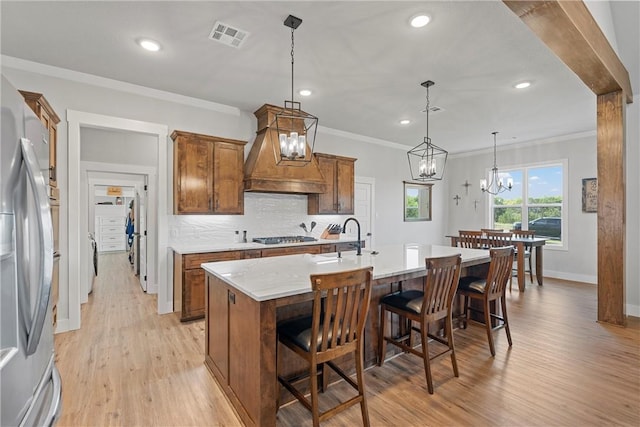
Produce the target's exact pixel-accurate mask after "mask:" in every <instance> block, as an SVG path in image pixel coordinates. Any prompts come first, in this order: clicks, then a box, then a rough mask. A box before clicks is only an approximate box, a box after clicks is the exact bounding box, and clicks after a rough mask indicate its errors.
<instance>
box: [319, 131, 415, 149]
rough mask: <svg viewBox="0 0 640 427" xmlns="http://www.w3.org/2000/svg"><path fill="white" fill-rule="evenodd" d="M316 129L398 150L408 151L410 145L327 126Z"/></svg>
mask: <svg viewBox="0 0 640 427" xmlns="http://www.w3.org/2000/svg"><path fill="white" fill-rule="evenodd" d="M318 130H319V131H320V132H322V133H326V134H329V135H333V136H339V137H342V138H348V139H353V140H355V141H361V142H368V143H370V144H376V145H381V146H383V147H388V148H395V149H398V150H403V151H408V150H409V149H410V148H411V147H409V146H406V145H403V144H398V143H397V142H391V141H387V140H384V139H378V138H373V137H370V136H365V135H359V134H357V133H352V132H347V131H344V130H339V129H333V128H328V127H324V126H318Z"/></svg>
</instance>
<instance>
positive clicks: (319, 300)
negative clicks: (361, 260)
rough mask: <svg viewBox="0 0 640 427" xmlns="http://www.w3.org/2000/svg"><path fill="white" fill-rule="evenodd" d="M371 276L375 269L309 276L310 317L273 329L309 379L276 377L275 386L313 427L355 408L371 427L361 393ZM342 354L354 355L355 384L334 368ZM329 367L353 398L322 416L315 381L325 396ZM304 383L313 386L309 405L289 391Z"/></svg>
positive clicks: (363, 391) (287, 322) (297, 393)
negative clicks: (302, 410) (306, 366)
mask: <svg viewBox="0 0 640 427" xmlns="http://www.w3.org/2000/svg"><path fill="white" fill-rule="evenodd" d="M372 272H373V267H367V268H362V269H357V270H350V271H344V272H339V273H327V274H312V275H311V288H312V290H313V294H314V295H313V310H312V315H311V316H307V317H304V318H302V319H294V320H289V321H286V322H283V323H282V324H279V325H278V326H277V334H278V340H279V341H280V342H281V343H282V344H284V345H285V346H287V347H288V348H290V349H291V350H293V351H294V352H295V353H296V354H297V355H299V356H301V357H302V358H303V359H304V360H306V361H307V363H308V364H309V372H308V374H306V375H302V376H297V377H295V378H284V377H282V376H281V375H280V374H278V381H280V383H281V384H282V385H283V386H284V387H285V388H286V389H287V390H289V391H290V392H291V394H293V396H294V397H296V398H297V399H298V400H299V401H300V402H301V403H302V405H303V406H304V407H305V408H307V409H308V410H309V411H311V414H312V417H313V425H314V426H315V427H317V426H319V425H320V421H324V420H326V419H327V418H329V417H331V416H333V415H335V414H337V413H339V412H341V411H343V410H345V409H347V408H349V407H351V406H353V405H355V404H357V403H359V404H360V409H361V412H362V419H363V423H364V425H365V426H369V413H368V410H367V400H366V396H365V390H364V372H363V363H364V362H363V339H364V336H363V334H364V326H365V322H366V319H367V314H368V312H369V304H370V301H371V278H372V274H373V273H372ZM346 354H353V355H354V358H355V367H356V381H353V380H352V379H351V378H350V377H349V376H348V375H347V374H346V373H345V372H344V371H343V370H342V369H341V368H339V367H338V366H337V365H336V364H335V363H333V360H335V359H337V358H339V357H342V356H344V355H346ZM280 359H281V357H280V358H277V360H278V362H277V363H280ZM327 367H330V368H331V369H333V370H334V371H335V372H336V373H337V374H338V375H340V376H341V377H342V378H343V379H344V380H345V381H346V382H347V383H348V384H350V385H351V386H352V387H353V388H354V389H355V390H356V391H357V395H356V396H354V397H351V398H350V399H348V400H346V401H344V402H342V403H340V404H338V405H336V406H334V407H332V408H330V409H328V410H325V411H324V412H320V409H319V407H318V376H320V377H321V383H320V388H321V390H322V391H324V390H325V389H326V388H327V386H328V384H327V378H328V370H327V369H326V368H327ZM307 377H309V379H310V382H311V401H309V400H308V399H307V398H306V397H305V396H304V394H303V393H302V392H300V391H299V390H298V389H297V388H296V387H295V386H294V385H293V384H294V383H295V382H298V381H299V380H301V379H306V378H307Z"/></svg>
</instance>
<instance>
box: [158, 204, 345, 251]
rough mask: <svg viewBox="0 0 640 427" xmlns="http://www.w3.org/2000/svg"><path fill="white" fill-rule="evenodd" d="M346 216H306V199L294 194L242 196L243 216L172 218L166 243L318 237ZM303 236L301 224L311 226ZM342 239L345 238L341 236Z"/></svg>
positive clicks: (184, 216) (176, 216) (188, 216)
mask: <svg viewBox="0 0 640 427" xmlns="http://www.w3.org/2000/svg"><path fill="white" fill-rule="evenodd" d="M348 216H349V215H308V214H307V196H306V195H297V194H270V193H245V194H244V215H172V216H170V217H169V236H170V243H174V244H175V243H181V242H191V243H193V242H194V240H195V241H203V242H205V241H206V242H214V241H215V242H219V243H232V242H233V241H234V237H235V231H236V230H239V231H240V235H242V231H243V230H246V231H247V241H249V242H251V240H252V239H253V238H254V237H269V236H298V235H300V236H305V235H306V236H311V237H315V238H319V237H320V234H322V231H323V230H324V229H325V228H326V226H327V225H329V224H334V223H339V224H342V223H343V222H344V220H345V219H346V218H348ZM311 221H315V222H316V223H317V225H316V227H315V228H314V229H313V232H310V233H305V231H304V230H303V229H302V228H301V227H300V226H299V225H300V223H301V222H304V223H305V224H306V225H307V228H309V227H310V226H311ZM345 237H346V236H345Z"/></svg>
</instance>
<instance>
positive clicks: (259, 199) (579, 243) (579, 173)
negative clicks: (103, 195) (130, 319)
mask: <svg viewBox="0 0 640 427" xmlns="http://www.w3.org/2000/svg"><path fill="white" fill-rule="evenodd" d="M2 72H3V74H5V75H6V77H7V78H8V79H9V80H10V81H11V82H12V83H13V84H14V85H15V86H16V87H18V88H22V89H27V90H31V91H36V92H42V93H44V94H45V96H46V97H47V100H48V101H49V102H50V103H51V105H52V107H53V108H54V109H55V110H56V112H58V114H59V115H60V116H61V118H62V120H63V123H61V124H60V125H59V127H58V138H59V143H58V144H59V145H58V146H59V161H58V163H59V168H60V170H66V168H67V159H66V157H65V155H64V153H66V152H67V130H66V126H65V123H64V121H65V118H66V115H65V112H66V110H67V109H72V110H78V111H84V112H91V113H98V114H104V115H111V116H115V117H123V118H127V119H135V120H142V121H149V122H153V123H163V124H166V125H167V126H168V127H169V130H170V132H171V131H172V130H174V129H179V130H185V131H190V132H198V133H204V134H211V135H217V136H222V137H228V138H234V139H240V140H249V141H250V143H249V144H247V146H246V148H245V153H248V152H249V150H250V147H251V142H252V141H253V139H254V134H255V126H256V124H255V118H254V117H253V114H252V113H251V112H240V111H238V112H237V114H236V113H234V110H233V109H229V111H226V112H222V111H219V110H218V109H216V108H215V106H212V107H211V108H208V107H207V105H206V103H204V102H201V103H199V104H198V105H201V106H200V107H195V106H189V105H185V104H184V103H175V102H170V101H167V100H158V99H154V98H151V97H145V96H142V95H134V94H131V93H126V92H123V91H120V90H116V89H107V88H104V87H98V86H93V85H89V84H84V83H76V82H72V81H68V80H63V79H59V78H54V77H48V76H43V75H40V74H37V73H34V72H28V71H23V70H16V69H9V68H6V67H4V68H3V69H2ZM633 105H634V107H632V108H635V116H632V114H631V113H632V112H630V113H629V114H628V117H627V118H628V120H629V121H630V122H632V123H629V131H628V141H629V143H628V149H629V150H631V154H634V152H633V151H634V150H635V157H634V160H632V161H631V163H630V164H633V165H635V164H637V160H638V155H637V153H638V148H637V141H638V130H637V129H638V119H637V117H638V112H637V102H636V103H635V104H633ZM257 107H259V105H257V106H256V108H257ZM634 117H635V118H634ZM594 128H595V118H594ZM633 135H635V140H634V141H632V140H631V138H630V136H633ZM634 144H635V146H633V145H634ZM171 147H172V145H171V144H169V149H168V151H169V152H168V153H167V158H168V169H169V178H168V180H167V181H168V182H167V188H166V191H167V195H168V197H169V200H170V201H171V197H172V178H171V176H172V150H171ZM316 151H319V152H326V153H333V154H339V155H345V156H350V157H356V158H358V161H357V162H356V175H357V176H365V177H371V178H374V179H375V183H376V184H375V188H376V194H375V203H376V205H375V209H374V211H375V223H376V230H374V233H375V234H376V245H378V246H379V245H383V244H385V243H395V242H406V241H413V242H422V243H438V244H448V241H447V239H446V238H445V237H444V236H445V235H447V234H449V233H452V232H455V231H457V229H458V228H461V227H462V226H464V227H473V228H478V227H480V226H484V225H485V224H486V206H485V204H484V203H486V200H485V199H484V198H483V197H482V194H479V188H478V180H479V179H480V177H481V176H483V175H484V174H485V168H486V167H487V166H488V165H490V163H491V152H490V151H487V152H483V153H474V154H471V155H458V156H450V160H449V164H448V165H447V170H446V173H445V180H444V181H442V182H439V183H436V185H435V186H434V187H433V220H432V221H429V222H420V223H404V222H403V216H402V215H403V213H402V212H403V211H402V209H403V206H402V203H403V202H402V201H403V186H402V181H403V180H408V179H409V174H408V169H407V160H406V152H405V150H404V149H403V150H400V149H396V148H391V147H388V146H384V145H381V144H378V143H372V142H371V140H370V139H368V138H363V137H360V136H357V135H349V134H346V133H343V132H335V131H332V130H330V129H319V133H318V137H317V142H316ZM557 158H568V159H569V185H570V191H569V205H568V206H569V209H570V218H569V222H570V224H572V225H571V226H570V228H569V235H568V238H569V245H570V246H569V250H568V251H557V252H554V253H553V256H546V257H545V272H546V273H547V274H550V275H555V276H557V277H564V278H569V279H574V280H584V281H591V282H595V279H594V277H595V276H596V271H595V268H596V259H595V257H596V244H595V242H596V240H595V229H596V217H595V214H585V213H582V212H581V201H580V200H581V179H582V178H586V177H593V176H596V172H595V135H592V136H587V137H580V138H574V139H572V140H566V141H564V140H562V141H559V142H557V143H527V144H523V145H521V146H518V148H517V149H516V148H515V147H514V148H513V149H510V150H507V151H500V152H499V154H498V163H499V166H501V167H508V166H510V165H521V164H525V163H528V162H535V161H542V160H555V159H557ZM630 158H631V157H630ZM631 169H632V168H628V174H634V173H635V177H634V179H635V181H633V182H635V183H636V184H635V185H636V187H635V190H634V187H633V186H632V185H628V187H627V190H628V193H627V200H628V203H629V206H632V207H634V209H635V212H638V208H637V206H638V198H639V197H640V195H639V193H638V190H637V182H638V179H637V170H635V171H631ZM61 175H63V174H61ZM465 180H468V181H469V182H470V183H472V185H473V186H472V187H470V188H469V196H466V194H464V187H462V186H461V185H462V184H463V183H464V182H465ZM59 185H60V188H61V192H62V195H61V198H62V207H61V239H60V240H61V241H60V244H61V250H62V251H63V254H64V253H65V251H66V249H67V245H68V242H67V240H68V239H67V236H66V232H67V230H68V228H67V223H66V220H67V209H68V207H67V206H66V204H65V203H66V189H67V187H68V183H67V177H66V176H64V175H63V176H61V179H60V181H59ZM455 194H459V195H460V196H461V197H463V199H462V201H461V202H460V204H459V205H458V206H455V201H454V200H453V199H452V198H453V197H454V195H455ZM473 200H478V201H479V205H478V207H477V210H475V209H474V208H473ZM245 202H246V214H245V215H244V216H198V217H195V216H172V215H171V212H164V213H162V212H160V213H159V215H163V214H164V215H168V228H169V231H168V232H169V234H170V236H168V238H169V240H170V241H172V240H181V239H183V238H190V237H193V236H199V237H204V236H206V237H207V238H219V239H229V240H231V239H232V238H233V234H232V233H233V230H236V229H240V230H243V229H246V230H247V231H248V232H249V236H250V237H251V236H259V235H269V234H292V233H293V234H297V233H298V232H299V231H301V230H300V229H299V228H297V224H299V223H300V222H306V223H307V224H308V223H309V222H310V221H311V220H316V221H317V222H318V223H319V225H318V230H319V231H321V227H322V224H326V223H329V222H340V221H342V220H344V218H345V217H339V216H336V217H333V216H313V217H309V216H306V196H296V195H268V194H260V193H255V194H246V195H245ZM170 206H171V203H169V207H170ZM636 216H637V215H636ZM636 221H637V220H636ZM590 230H592V231H593V233H590V232H589V231H590ZM637 230H638V226H637V222H636V225H635V228H634V227H629V229H628V236H629V237H628V239H627V241H628V245H629V246H631V245H634V244H635V247H631V248H629V250H628V251H627V255H628V256H627V268H628V272H629V273H628V274H631V273H634V272H633V271H630V270H629V269H633V268H634V267H633V265H635V276H633V278H634V282H633V283H632V282H631V281H630V280H628V281H627V302H628V305H629V306H630V307H631V309H628V311H629V314H633V313H636V314H635V315H639V314H638V313H640V310H638V307H640V296H638V291H637V289H636V288H637V277H638V274H637V265H638V263H639V259H638V249H637V242H638V238H639V237H640V236H638V231H637ZM203 231H204V233H203ZM629 233H635V234H633V235H630V234H629ZM165 237H166V236H165ZM547 253H549V250H547ZM632 257H635V258H632ZM67 262H68V261H67ZM168 273H169V271H168V272H167V274H168ZM67 275H68V266H66V265H65V261H64V258H63V263H62V264H61V269H60V279H61V280H60V282H61V289H60V305H61V306H64V304H65V303H66V301H68V299H65V298H68V288H65V283H67V282H68V280H66V279H67V277H68V276H67ZM634 286H635V287H634ZM631 287H634V288H633V289H630V288H631ZM632 298H633V299H632ZM59 310H60V314H61V315H62V314H63V313H64V312H65V309H64V308H63V307H60V308H59Z"/></svg>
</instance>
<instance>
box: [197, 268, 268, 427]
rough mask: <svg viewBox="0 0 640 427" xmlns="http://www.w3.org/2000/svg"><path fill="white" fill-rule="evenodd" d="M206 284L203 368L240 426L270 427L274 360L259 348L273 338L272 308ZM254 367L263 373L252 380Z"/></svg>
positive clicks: (212, 280)
mask: <svg viewBox="0 0 640 427" xmlns="http://www.w3.org/2000/svg"><path fill="white" fill-rule="evenodd" d="M206 280H207V286H206V301H207V312H208V313H209V315H208V316H207V320H206V324H205V330H206V332H205V336H206V342H205V348H206V354H205V365H206V366H207V368H208V369H209V370H210V371H211V372H212V373H213V375H214V376H215V377H216V378H217V379H218V382H219V384H220V386H221V387H222V389H223V391H224V393H225V394H226V395H227V397H228V398H229V399H230V400H231V402H232V404H233V407H234V408H235V409H236V410H237V411H238V415H239V416H240V418H241V419H242V421H243V423H244V424H245V425H247V426H269V425H272V424H273V421H275V420H272V419H271V417H270V414H275V411H276V401H277V399H276V393H277V392H278V387H277V381H275V375H270V373H272V372H273V373H274V374H275V368H276V357H275V353H274V352H268V351H265V349H264V348H263V347H264V345H265V343H266V342H272V341H274V340H275V337H276V324H275V318H276V306H275V303H274V301H262V302H258V301H255V300H254V299H252V298H250V297H249V296H247V295H245V294H243V293H242V292H239V291H237V290H236V289H234V288H232V287H230V286H228V285H227V284H226V283H225V282H223V281H222V280H220V279H218V278H217V277H214V276H212V275H210V274H207V278H206ZM256 326H258V327H256ZM257 366H263V367H266V369H265V370H264V371H261V373H260V374H259V375H255V372H256V367H257Z"/></svg>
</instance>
